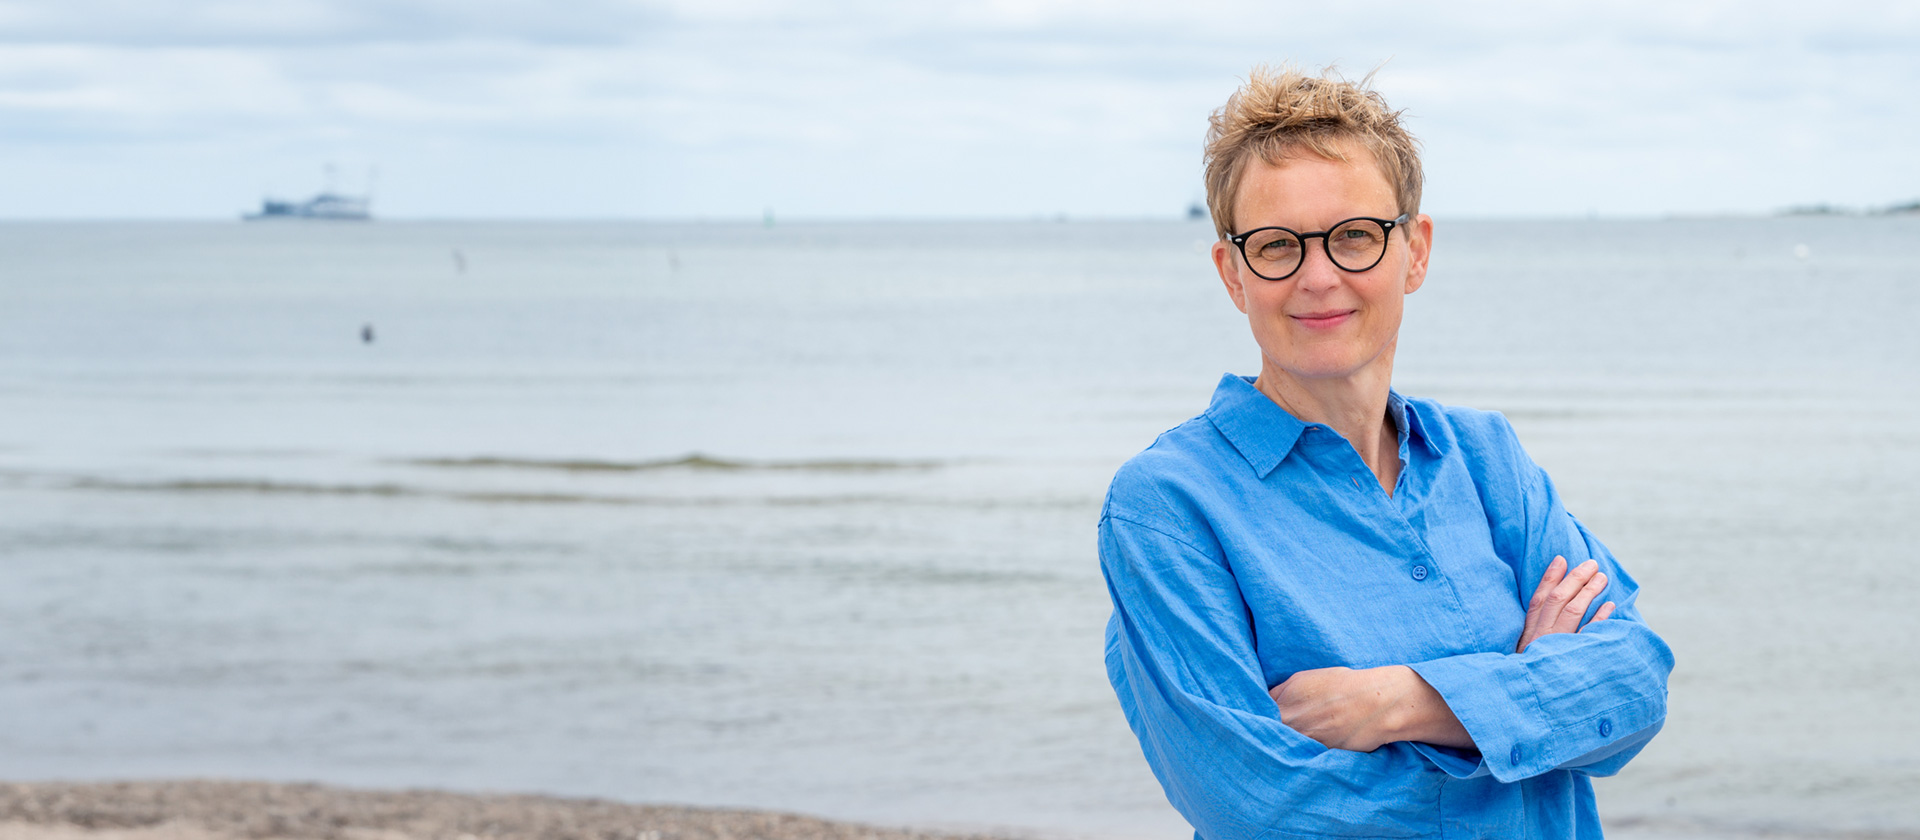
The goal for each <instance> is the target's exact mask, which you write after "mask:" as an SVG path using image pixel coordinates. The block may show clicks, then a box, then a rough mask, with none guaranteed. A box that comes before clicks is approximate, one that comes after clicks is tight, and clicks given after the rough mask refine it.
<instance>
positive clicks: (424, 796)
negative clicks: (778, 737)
mask: <svg viewBox="0 0 1920 840" xmlns="http://www.w3.org/2000/svg"><path fill="white" fill-rule="evenodd" d="M1008 836H1009V835H994V834H952V833H940V832H930V831H921V830H916V829H908V828H895V827H886V826H876V825H866V824H862V823H852V822H842V821H836V820H828V819H822V818H819V817H809V816H804V815H800V814H788V813H780V812H775V811H754V810H746V809H730V808H697V807H692V806H681V805H636V804H630V803H625V802H616V801H613V800H608V799H576V798H569V797H560V796H546V795H535V794H469V793H451V792H446V791H437V790H363V789H358V788H348V787H339V786H334V785H323V784H308V783H278V782H240V781H216V780H203V779H193V780H164V781H121V782H0V840H269V838H271V840H1006V838H1007V837H1008Z"/></svg>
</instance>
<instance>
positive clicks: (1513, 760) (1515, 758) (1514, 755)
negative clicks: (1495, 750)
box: [1507, 744, 1520, 765]
mask: <svg viewBox="0 0 1920 840" xmlns="http://www.w3.org/2000/svg"><path fill="white" fill-rule="evenodd" d="M1507 763H1508V764H1513V765H1518V764H1519V763H1520V745H1519V744H1515V745H1514V746H1513V751H1512V752H1509V753H1507Z"/></svg>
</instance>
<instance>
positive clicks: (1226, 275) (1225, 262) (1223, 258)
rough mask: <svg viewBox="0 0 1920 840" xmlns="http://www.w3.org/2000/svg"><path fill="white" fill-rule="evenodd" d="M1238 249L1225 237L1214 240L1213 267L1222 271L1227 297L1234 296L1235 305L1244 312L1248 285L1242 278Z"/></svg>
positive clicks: (1221, 276)
mask: <svg viewBox="0 0 1920 840" xmlns="http://www.w3.org/2000/svg"><path fill="white" fill-rule="evenodd" d="M1237 254H1238V251H1237V250H1236V249H1235V248H1234V247H1233V245H1232V244H1230V243H1228V242H1227V240H1225V239H1216V240H1214V241H1213V267H1214V269H1215V270H1217V271H1219V272H1220V282H1222V283H1225V284H1227V297H1230V298H1233V305H1234V307H1235V308H1237V309H1239V310H1240V312H1241V313H1242V314H1244V313H1245V312H1246V311H1247V287H1246V286H1245V285H1244V284H1243V282H1242V281H1241V279H1240V260H1239V258H1238V256H1237Z"/></svg>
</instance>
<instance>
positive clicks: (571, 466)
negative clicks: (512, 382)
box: [400, 452, 941, 473]
mask: <svg viewBox="0 0 1920 840" xmlns="http://www.w3.org/2000/svg"><path fill="white" fill-rule="evenodd" d="M400 463H403V464H407V465H409V466H415V467H436V468H448V469H512V470H556V471H561V472H622V473H624V472H645V471H648V470H672V469H683V470H718V471H735V470H738V471H745V470H796V471H814V472H882V471H888V470H930V469H936V468H938V467H940V466H941V463H940V462H939V461H907V460H861V459H826V460H811V461H748V460H740V459H733V458H716V457H713V456H711V455H703V454H700V453H698V452H695V453H691V454H688V455H683V456H681V457H679V458H665V459H660V460H653V461H602V460H593V459H541V458H505V457H498V456H476V457H471V458H414V459H409V460H405V461H401V462H400Z"/></svg>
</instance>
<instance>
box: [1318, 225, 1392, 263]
mask: <svg viewBox="0 0 1920 840" xmlns="http://www.w3.org/2000/svg"><path fill="white" fill-rule="evenodd" d="M1386 252H1387V231H1386V229H1385V228H1382V227H1380V223H1379V222H1375V221H1370V220H1367V219H1354V220H1353V221H1351V222H1347V223H1345V224H1342V225H1341V226H1339V227H1337V228H1334V229H1333V230H1331V231H1329V232H1328V233H1327V254H1328V255H1329V256H1331V257H1333V264H1334V265H1337V266H1340V267H1341V268H1344V269H1346V270H1348V271H1366V270H1367V269H1369V268H1372V267H1374V265H1375V264H1376V263H1379V262H1380V256H1381V255H1382V254H1385V253H1386Z"/></svg>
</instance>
